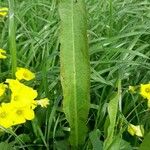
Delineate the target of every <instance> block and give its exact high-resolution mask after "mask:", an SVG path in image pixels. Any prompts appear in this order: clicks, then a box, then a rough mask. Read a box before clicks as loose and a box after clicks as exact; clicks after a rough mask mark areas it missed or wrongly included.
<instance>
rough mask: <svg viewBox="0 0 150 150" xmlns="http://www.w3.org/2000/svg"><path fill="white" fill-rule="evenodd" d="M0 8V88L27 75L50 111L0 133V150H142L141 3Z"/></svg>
mask: <svg viewBox="0 0 150 150" xmlns="http://www.w3.org/2000/svg"><path fill="white" fill-rule="evenodd" d="M13 3H14V4H13ZM13 5H14V7H13ZM1 7H8V8H9V15H8V16H7V17H1V18H0V48H2V49H5V50H6V52H7V59H5V60H0V81H1V82H4V81H5V80H6V78H11V77H14V75H15V71H16V67H24V68H28V69H30V70H32V72H34V73H35V74H36V79H35V80H34V81H33V82H31V83H30V82H29V83H28V84H29V85H30V86H32V87H33V88H34V89H36V90H37V91H38V98H41V97H47V98H48V99H49V100H50V105H49V106H48V107H47V108H44V109H43V108H36V110H35V111H36V117H35V118H34V119H33V120H32V121H27V122H26V123H25V124H20V125H17V126H13V127H12V128H7V129H4V128H3V127H1V132H0V150H7V149H12V150H13V149H14V150H19V149H23V150H26V149H27V150H34V149H38V150H45V149H46V150H52V149H54V150H70V149H73V150H136V149H140V150H148V149H149V146H150V142H148V141H149V140H148V139H149V137H150V133H149V131H150V111H149V108H148V106H147V100H146V99H144V98H143V97H142V96H141V95H140V93H139V89H140V85H141V84H147V83H149V81H150V78H149V76H150V50H149V49H150V42H149V41H150V11H149V9H150V2H149V1H148V0H142V1H141V0H85V3H84V0H25V1H22V0H8V1H6V0H0V8H1ZM85 7H86V10H87V11H85ZM13 13H15V14H14V17H13ZM86 31H87V37H88V41H87V38H86ZM88 53H89V56H88ZM89 60H90V64H89ZM89 69H90V71H91V72H90V71H89ZM89 81H90V87H89ZM129 86H135V89H136V92H135V93H134V92H130V91H129V90H128V89H129ZM62 87H63V88H62ZM89 88H90V90H89ZM27 94H28V93H27ZM89 95H90V103H89ZM0 100H1V99H0ZM88 112H89V113H88ZM87 115H88V116H87ZM129 124H134V125H143V127H144V136H143V137H141V136H137V134H134V136H132V135H131V134H129V132H128V131H127V128H128V125H129Z"/></svg>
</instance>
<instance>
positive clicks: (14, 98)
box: [6, 79, 38, 107]
mask: <svg viewBox="0 0 150 150" xmlns="http://www.w3.org/2000/svg"><path fill="white" fill-rule="evenodd" d="M6 83H8V84H9V89H10V90H11V92H12V94H11V102H12V103H13V102H15V103H17V105H18V106H21V107H25V106H32V105H34V104H35V102H34V99H35V98H36V97H37V95H38V94H37V91H36V90H34V89H33V88H31V87H28V86H26V85H24V84H22V83H20V82H19V81H18V80H14V79H7V80H6Z"/></svg>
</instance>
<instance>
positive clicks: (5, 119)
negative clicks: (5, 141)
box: [0, 103, 13, 128]
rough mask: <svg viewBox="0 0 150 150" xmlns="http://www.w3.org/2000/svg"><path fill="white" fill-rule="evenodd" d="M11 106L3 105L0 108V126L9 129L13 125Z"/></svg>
mask: <svg viewBox="0 0 150 150" xmlns="http://www.w3.org/2000/svg"><path fill="white" fill-rule="evenodd" d="M12 118H13V115H12V105H10V103H3V104H2V106H0V126H3V127H5V128H9V127H11V126H12V125H13V120H12Z"/></svg>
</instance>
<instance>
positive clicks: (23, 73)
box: [15, 68, 35, 81]
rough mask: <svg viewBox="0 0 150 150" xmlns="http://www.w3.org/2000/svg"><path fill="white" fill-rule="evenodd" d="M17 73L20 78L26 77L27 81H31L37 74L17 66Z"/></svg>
mask: <svg viewBox="0 0 150 150" xmlns="http://www.w3.org/2000/svg"><path fill="white" fill-rule="evenodd" d="M15 75H16V78H17V79H18V80H22V79H24V80H26V81H29V80H32V79H34V78H35V74H34V73H32V72H31V71H30V70H28V69H26V68H17V72H16V74H15Z"/></svg>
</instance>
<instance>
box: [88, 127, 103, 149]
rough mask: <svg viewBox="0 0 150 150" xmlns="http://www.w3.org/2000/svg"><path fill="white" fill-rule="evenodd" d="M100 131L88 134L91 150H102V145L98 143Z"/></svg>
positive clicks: (100, 142)
mask: <svg viewBox="0 0 150 150" xmlns="http://www.w3.org/2000/svg"><path fill="white" fill-rule="evenodd" d="M100 134H101V133H100V131H99V130H98V129H97V130H94V131H92V132H91V133H90V135H89V136H90V140H91V143H92V146H93V150H103V143H102V141H100Z"/></svg>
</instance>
